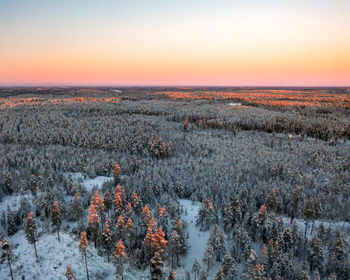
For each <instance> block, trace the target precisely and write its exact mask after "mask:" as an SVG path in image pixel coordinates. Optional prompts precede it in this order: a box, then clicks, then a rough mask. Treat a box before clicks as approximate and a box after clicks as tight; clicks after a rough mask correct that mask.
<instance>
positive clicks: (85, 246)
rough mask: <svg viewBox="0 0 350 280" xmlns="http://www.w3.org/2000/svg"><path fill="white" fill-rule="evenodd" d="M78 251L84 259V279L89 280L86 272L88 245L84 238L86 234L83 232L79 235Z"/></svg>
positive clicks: (87, 271)
mask: <svg viewBox="0 0 350 280" xmlns="http://www.w3.org/2000/svg"><path fill="white" fill-rule="evenodd" d="M78 248H79V251H80V252H81V254H82V255H83V257H84V261H85V270H86V278H87V280H90V278H89V270H88V265H87V252H88V251H89V250H90V248H89V245H88V241H87V238H86V232H85V231H83V232H82V233H81V234H80V242H79V245H78Z"/></svg>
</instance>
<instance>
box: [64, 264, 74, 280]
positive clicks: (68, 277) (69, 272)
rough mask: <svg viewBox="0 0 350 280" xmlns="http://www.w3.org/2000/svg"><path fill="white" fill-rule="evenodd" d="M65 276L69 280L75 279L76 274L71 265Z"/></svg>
mask: <svg viewBox="0 0 350 280" xmlns="http://www.w3.org/2000/svg"><path fill="white" fill-rule="evenodd" d="M64 275H65V276H66V277H67V279H68V280H74V279H75V276H74V273H73V271H72V268H71V266H70V265H68V266H67V269H66V272H65V273H64Z"/></svg>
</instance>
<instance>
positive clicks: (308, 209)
mask: <svg viewBox="0 0 350 280" xmlns="http://www.w3.org/2000/svg"><path fill="white" fill-rule="evenodd" d="M314 214H315V209H314V203H313V200H312V198H310V199H309V200H308V201H307V202H306V205H305V208H304V217H305V237H306V233H307V228H308V225H309V221H310V220H311V219H313V217H314Z"/></svg>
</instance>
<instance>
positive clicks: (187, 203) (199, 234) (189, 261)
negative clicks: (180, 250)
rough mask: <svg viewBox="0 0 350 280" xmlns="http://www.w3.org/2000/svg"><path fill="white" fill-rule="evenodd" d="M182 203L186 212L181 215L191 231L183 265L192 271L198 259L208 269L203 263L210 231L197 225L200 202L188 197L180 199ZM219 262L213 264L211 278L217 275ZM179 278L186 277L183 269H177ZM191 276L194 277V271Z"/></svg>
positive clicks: (182, 260)
mask: <svg viewBox="0 0 350 280" xmlns="http://www.w3.org/2000/svg"><path fill="white" fill-rule="evenodd" d="M179 202H180V205H181V206H182V208H183V210H184V212H183V214H182V216H181V218H182V220H183V221H184V222H185V223H186V224H187V228H186V231H187V232H188V233H189V238H188V239H187V245H188V248H187V255H186V257H184V258H182V259H181V260H180V262H181V265H182V266H183V267H184V268H185V269H184V270H187V271H189V272H191V271H192V265H193V263H194V261H195V259H197V261H198V262H199V263H200V265H201V267H202V269H204V270H206V267H207V266H206V263H202V259H203V256H204V252H205V249H206V246H207V242H208V239H209V233H210V231H200V230H199V227H197V226H196V217H197V215H198V211H199V208H200V203H199V202H192V201H191V200H187V199H180V200H179ZM219 265H220V264H219V263H214V264H213V265H212V266H211V269H210V272H209V279H213V278H214V277H215V275H216V272H217V269H218V267H219ZM177 273H178V280H181V279H185V277H184V276H183V275H184V271H183V269H180V270H179V271H177ZM191 276H192V277H193V275H192V273H191Z"/></svg>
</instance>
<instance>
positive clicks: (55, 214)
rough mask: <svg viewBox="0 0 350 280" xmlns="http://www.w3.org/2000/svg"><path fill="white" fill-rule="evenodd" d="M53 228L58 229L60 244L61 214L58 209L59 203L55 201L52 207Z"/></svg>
mask: <svg viewBox="0 0 350 280" xmlns="http://www.w3.org/2000/svg"><path fill="white" fill-rule="evenodd" d="M51 221H52V226H54V227H56V231H57V238H58V242H60V227H61V223H62V220H61V212H60V208H59V207H58V202H57V201H54V202H53V204H52V207H51Z"/></svg>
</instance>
